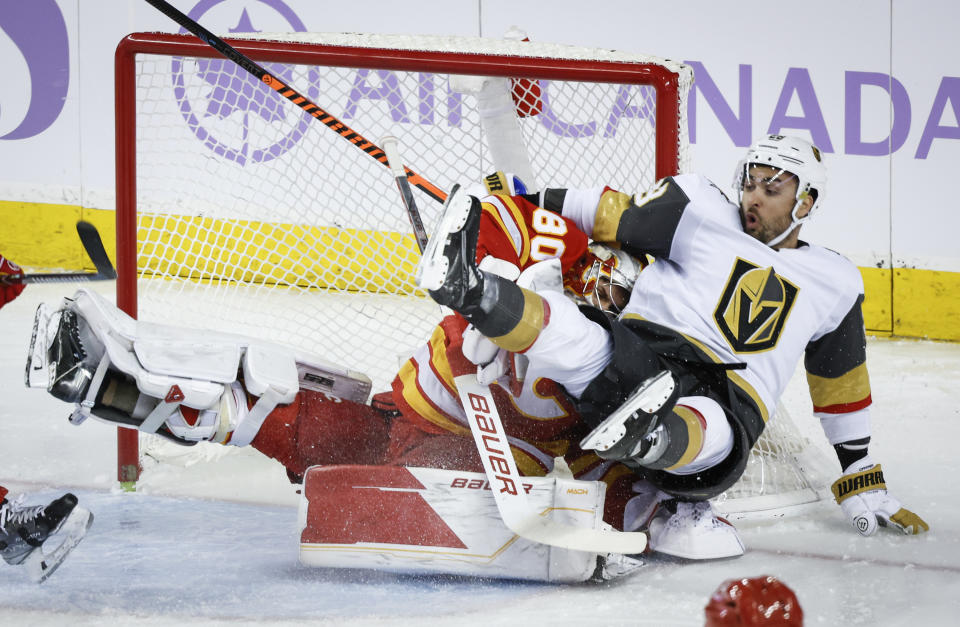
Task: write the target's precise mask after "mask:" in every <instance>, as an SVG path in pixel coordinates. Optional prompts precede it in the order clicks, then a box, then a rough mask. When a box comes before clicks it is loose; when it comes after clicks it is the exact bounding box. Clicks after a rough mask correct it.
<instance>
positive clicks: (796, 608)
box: [704, 575, 803, 627]
mask: <svg viewBox="0 0 960 627" xmlns="http://www.w3.org/2000/svg"><path fill="white" fill-rule="evenodd" d="M704 611H705V612H706V615H707V622H706V627H734V626H736V627H741V626H742V627H752V626H753V625H758V626H759V625H763V626H764V627H774V626H775V625H776V626H778V627H802V626H803V609H801V608H800V602H799V601H798V600H797V595H796V594H794V593H793V590H791V589H790V588H789V587H788V586H787V585H786V584H785V583H783V582H781V581H780V580H779V579H777V578H776V577H771V576H769V575H764V576H762V577H751V578H749V579H728V580H727V581H724V582H723V583H722V584H720V587H719V588H717V589H716V590H715V591H714V593H713V595H712V596H711V597H710V602H709V603H707V606H706V608H704Z"/></svg>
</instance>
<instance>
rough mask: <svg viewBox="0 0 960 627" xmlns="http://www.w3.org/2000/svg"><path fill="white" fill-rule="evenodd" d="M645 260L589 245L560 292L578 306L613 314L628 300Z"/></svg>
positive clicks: (600, 245)
mask: <svg viewBox="0 0 960 627" xmlns="http://www.w3.org/2000/svg"><path fill="white" fill-rule="evenodd" d="M646 266H647V264H646V262H645V261H640V260H639V259H637V258H635V257H633V256H631V255H629V254H627V253H625V252H624V251H622V250H619V249H616V248H611V247H610V246H607V245H605V244H598V243H593V244H590V246H589V248H588V250H587V254H586V255H585V256H584V257H583V258H582V259H580V260H579V261H578V262H577V263H575V264H574V265H573V266H572V267H571V268H570V270H568V271H567V273H566V275H564V277H563V287H564V290H565V291H566V292H567V293H568V294H569V295H570V296H572V297H573V299H574V300H575V301H576V302H577V303H579V304H582V305H589V306H590V307H596V308H598V309H600V310H602V311H605V312H607V313H610V314H614V315H617V314H619V313H620V312H621V311H622V310H623V308H624V307H625V306H626V304H627V301H629V300H630V292H631V291H633V284H634V283H636V282H637V277H638V276H640V271H641V270H643V269H644V268H645V267H646Z"/></svg>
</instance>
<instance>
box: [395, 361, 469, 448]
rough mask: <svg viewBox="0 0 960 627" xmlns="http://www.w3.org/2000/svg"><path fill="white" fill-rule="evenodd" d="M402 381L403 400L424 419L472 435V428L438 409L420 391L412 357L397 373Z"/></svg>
mask: <svg viewBox="0 0 960 627" xmlns="http://www.w3.org/2000/svg"><path fill="white" fill-rule="evenodd" d="M397 376H398V377H399V378H400V381H401V382H402V383H403V400H405V401H407V403H408V404H409V405H410V407H412V408H413V410H414V411H416V412H417V413H418V414H420V416H421V417H423V419H424V420H427V421H429V422H431V423H433V424H435V425H437V426H438V427H440V428H441V429H446V430H447V431H450V432H452V433H456V434H457V435H470V430H469V429H468V428H466V427H464V426H463V425H461V424H459V423H457V422H454V421H453V420H451V419H450V418H448V417H447V416H446V414H443V413H442V412H440V411H439V410H437V409H436V408H435V407H434V406H433V405H432V404H431V403H430V402H429V401H428V400H427V399H426V398H425V397H424V396H423V394H421V392H420V388H418V387H417V369H416V368H415V367H414V362H413V360H412V359H408V360H407V361H406V363H404V364H403V366H401V367H400V372H399V373H397Z"/></svg>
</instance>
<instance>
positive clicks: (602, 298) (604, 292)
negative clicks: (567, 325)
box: [588, 276, 630, 313]
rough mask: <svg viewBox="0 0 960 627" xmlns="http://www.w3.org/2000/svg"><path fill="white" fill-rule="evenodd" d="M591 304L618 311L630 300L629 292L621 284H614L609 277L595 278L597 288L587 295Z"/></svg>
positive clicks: (604, 309)
mask: <svg viewBox="0 0 960 627" xmlns="http://www.w3.org/2000/svg"><path fill="white" fill-rule="evenodd" d="M588 298H589V299H590V301H591V304H592V305H594V306H595V307H598V308H599V309H602V310H603V311H611V312H615V313H616V312H620V311H623V308H624V307H626V306H627V301H629V300H630V292H629V290H627V289H626V288H625V287H623V286H622V285H614V284H613V283H611V282H610V279H609V277H606V276H601V277H600V279H598V280H597V289H596V290H594V292H593V293H592V294H590V295H589V297H588Z"/></svg>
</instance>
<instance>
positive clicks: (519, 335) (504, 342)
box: [490, 288, 547, 353]
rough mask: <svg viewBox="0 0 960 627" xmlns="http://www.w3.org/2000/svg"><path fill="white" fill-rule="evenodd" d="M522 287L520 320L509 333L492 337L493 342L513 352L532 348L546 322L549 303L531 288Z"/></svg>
mask: <svg viewBox="0 0 960 627" xmlns="http://www.w3.org/2000/svg"><path fill="white" fill-rule="evenodd" d="M520 289H521V290H522V291H523V314H522V315H521V317H520V321H519V322H518V323H517V324H516V326H514V327H513V329H511V330H510V331H509V332H508V333H506V334H504V335H500V336H497V337H491V338H490V341H491V342H493V343H494V344H496V345H497V346H499V347H500V348H503V349H506V350H508V351H510V352H512V353H521V352H523V351H525V350H527V349H528V348H530V345H531V344H533V343H534V342H535V341H536V339H537V338H538V337H539V336H540V331H542V330H543V327H544V326H545V324H546V315H545V312H546V307H547V305H546V303H545V302H544V300H543V298H541V297H540V296H538V295H537V294H536V293H534V292H531V291H530V290H526V289H523V288H520Z"/></svg>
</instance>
